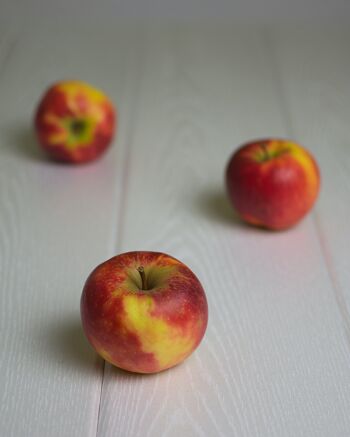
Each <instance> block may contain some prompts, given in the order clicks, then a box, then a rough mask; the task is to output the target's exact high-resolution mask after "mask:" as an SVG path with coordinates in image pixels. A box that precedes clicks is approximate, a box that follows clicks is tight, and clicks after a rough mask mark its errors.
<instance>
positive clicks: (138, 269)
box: [137, 266, 147, 290]
mask: <svg viewBox="0 0 350 437" xmlns="http://www.w3.org/2000/svg"><path fill="white" fill-rule="evenodd" d="M137 271H138V272H139V273H140V276H141V282H142V285H141V290H147V281H146V275H145V269H144V268H143V266H140V267H138V268H137Z"/></svg>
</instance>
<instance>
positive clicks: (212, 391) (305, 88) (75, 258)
mask: <svg viewBox="0 0 350 437" xmlns="http://www.w3.org/2000/svg"><path fill="white" fill-rule="evenodd" d="M349 37H350V32H349V31H346V30H344V31H339V30H337V31H335V30H333V31H330V32H327V33H325V32H324V31H322V30H321V29H316V28H313V29H308V30H300V29H293V28H287V29H282V28H278V27H275V28H273V29H269V30H266V29H259V28H250V29H232V28H228V27H224V28H220V29H219V28H205V27H188V26H187V27H177V28H175V27H170V28H166V27H162V28H146V27H145V28H138V29H137V30H136V28H129V29H128V28H123V29H108V30H102V31H101V30H100V31H96V30H95V31H91V30H88V29H85V30H84V29H81V30H80V31H76V30H75V31H73V30H69V29H67V30H65V31H64V32H63V31H61V32H59V33H53V32H51V31H50V29H49V28H46V29H44V28H43V29H39V30H36V31H33V30H31V31H28V32H15V31H12V32H7V33H6V32H3V36H2V35H1V34H0V96H1V100H0V153H1V157H0V217H1V220H0V242H1V246H0V260H1V263H0V269H1V276H0V281H1V306H0V317H1V318H0V332H1V337H0V338H1V343H0V344H1V351H2V352H1V361H0V382H1V386H2V392H1V401H0V402H1V403H0V408H1V410H0V411H1V415H0V435H4V436H16V437H17V436H22V435H23V436H50V437H51V436H58V435H59V436H72V435H74V436H87V435H89V436H99V437H105V436H106V437H109V436H113V437H115V436H123V437H124V436H178V435H183V436H191V437H192V436H239V437H240V436H249V437H250V436H259V437H260V436H266V437H270V436H276V437H281V436H288V437H289V436H293V437H294V436H308V437H309V436H317V437H318V436H330V435H331V436H346V435H349V434H350V418H349V414H348V411H349V409H350V395H349V393H350V391H349V385H350V369H349V359H350V349H349V347H350V340H349V338H350V317H349V305H350V303H349V299H350V297H349V285H350V276H349V269H348V261H347V259H348V252H349V249H348V247H349V243H350V240H349V239H350V237H349V235H350V234H349V232H347V226H346V224H347V214H349V212H350V210H349V208H350V207H349V192H348V191H349V190H348V186H349V178H348V173H349V172H347V170H348V169H349V168H350V161H349V151H350V148H349V147H350V146H349V145H348V140H347V125H348V120H349V115H350V103H349V102H350V99H349V97H350V96H349V72H350V71H349V70H350V68H349V67H350V59H349V55H348V50H347V45H348V44H347V42H348V41H349ZM64 77H79V78H83V79H85V80H88V81H90V82H92V83H96V84H98V85H100V86H101V87H102V88H104V89H105V90H106V92H107V93H109V94H110V96H111V98H112V99H113V100H114V101H115V102H116V103H117V106H118V109H119V115H120V119H119V120H120V125H119V132H118V138H117V140H116V142H115V144H114V146H113V148H112V149H111V150H110V151H109V152H108V153H107V154H106V155H105V156H104V157H103V158H102V159H101V160H100V161H99V162H96V163H94V164H91V165H88V166H82V167H79V168H73V167H67V166H62V165H55V164H53V163H50V162H48V161H47V160H45V159H44V157H43V155H42V154H41V152H40V151H38V148H37V146H36V144H35V141H34V139H33V136H32V131H31V117H32V113H33V108H34V106H35V103H36V101H37V100H38V98H39V96H40V94H41V92H42V91H43V89H44V88H45V86H47V85H48V84H49V83H51V82H53V81H55V80H57V79H60V78H64ZM266 136H284V137H285V136H288V137H293V138H294V139H296V140H298V141H300V142H301V143H303V144H305V146H307V147H308V148H309V149H310V150H311V151H312V152H313V153H314V155H315V156H316V158H317V159H318V161H319V163H320V166H321V171H322V175H323V187H322V195H321V197H320V201H319V202H318V204H317V207H316V208H315V210H314V212H313V213H312V214H311V215H310V216H309V217H307V218H306V220H304V222H302V223H301V224H300V225H299V226H297V227H295V228H293V229H291V230H289V231H286V232H280V233H269V232H263V231H259V230H256V229H254V228H251V227H247V226H244V225H242V224H241V223H240V222H239V221H238V220H237V219H236V217H235V215H234V213H233V212H232V211H231V208H230V206H229V205H228V202H227V199H226V196H225V192H224V187H223V172H224V168H225V165H226V162H227V160H228V158H229V156H230V154H231V153H232V151H233V150H234V149H235V148H236V147H238V146H239V145H240V144H241V143H242V142H244V141H246V140H249V139H254V138H257V137H266ZM127 250H159V251H165V252H167V253H169V254H171V255H173V256H175V257H177V258H179V259H181V260H182V261H184V262H185V263H187V264H188V265H189V267H191V268H192V269H193V270H194V271H195V273H196V274H197V275H198V277H199V278H200V279H201V281H202V283H203V285H204V288H205V290H206V292H207V296H208V301H209V309H210V320H209V326H208V331H207V335H206V337H205V339H204V341H203V343H202V344H201V346H200V347H199V348H198V350H197V351H196V352H195V353H194V354H193V356H192V357H191V358H189V359H188V360H187V361H186V362H184V363H183V364H182V365H180V366H177V367H176V368H174V369H172V370H170V371H166V372H163V373H161V374H158V375H153V376H152V375H151V376H149V375H148V376H141V375H140V376H138V375H132V374H128V373H126V372H122V371H119V370H118V369H116V368H112V367H111V366H110V365H104V363H103V362H102V360H100V359H99V358H97V357H96V355H95V354H94V353H93V352H92V351H91V349H90V348H89V346H88V344H87V342H86V341H85V340H84V337H83V335H82V332H81V329H80V319H79V298H80V293H81V288H82V285H83V283H84V280H85V278H86V276H87V274H88V273H89V272H90V271H91V269H92V268H93V267H94V266H95V265H96V264H98V263H99V262H101V261H103V260H104V259H107V258H108V257H110V256H111V255H113V254H115V253H119V252H122V251H127Z"/></svg>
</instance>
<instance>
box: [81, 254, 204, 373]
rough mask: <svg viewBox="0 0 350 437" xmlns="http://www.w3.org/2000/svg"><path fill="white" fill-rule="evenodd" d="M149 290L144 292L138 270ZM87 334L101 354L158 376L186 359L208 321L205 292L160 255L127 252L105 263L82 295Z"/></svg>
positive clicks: (193, 278) (130, 368)
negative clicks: (140, 270)
mask: <svg viewBox="0 0 350 437" xmlns="http://www.w3.org/2000/svg"><path fill="white" fill-rule="evenodd" d="M140 266H142V267H143V268H144V272H145V276H146V278H147V283H148V288H149V289H148V290H142V289H141V287H142V281H141V276H140V273H139V272H138V270H137V269H138V267H140ZM80 308H81V318H82V324H83V329H84V332H85V334H86V336H87V338H88V340H89V341H90V343H91V345H92V346H93V347H94V349H95V350H96V352H97V353H98V354H99V355H100V356H101V357H102V358H104V359H105V360H106V361H108V362H110V363H111V364H114V365H115V366H117V367H120V368H122V369H124V370H128V371H131V372H137V373H155V372H159V371H161V370H165V369H168V368H170V367H173V366H175V365H176V364H178V363H180V362H181V361H183V360H184V359H185V358H186V357H188V356H189V355H190V354H191V353H192V352H193V351H194V350H195V349H196V347H197V346H198V345H199V343H200V341H201V340H202V338H203V336H204V333H205V330H206V327H207V322H208V305H207V300H206V296H205V292H204V290H203V288H202V286H201V284H200V282H199V280H198V279H197V277H196V276H195V275H194V273H193V272H192V271H191V270H190V269H189V268H188V267H187V266H186V265H185V264H183V263H182V262H180V261H178V260H177V259H175V258H173V257H171V256H169V255H166V254H164V253H159V252H147V251H144V252H128V253H123V254H121V255H118V256H115V257H113V258H111V259H109V260H108V261H106V262H104V263H102V264H100V265H99V266H98V267H96V268H95V270H94V271H93V272H92V273H91V274H90V276H89V277H88V279H87V281H86V283H85V286H84V289H83V292H82V296H81V306H80Z"/></svg>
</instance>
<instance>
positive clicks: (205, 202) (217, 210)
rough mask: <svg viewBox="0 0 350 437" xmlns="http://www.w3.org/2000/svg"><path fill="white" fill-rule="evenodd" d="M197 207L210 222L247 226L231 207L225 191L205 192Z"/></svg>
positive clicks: (213, 190)
mask: <svg viewBox="0 0 350 437" xmlns="http://www.w3.org/2000/svg"><path fill="white" fill-rule="evenodd" d="M197 207H198V210H199V212H200V213H201V214H204V215H205V216H206V217H207V218H209V219H210V220H213V221H216V222H220V223H222V224H226V225H231V226H232V225H238V226H246V225H245V223H244V222H243V221H242V220H241V219H240V218H239V216H238V214H237V213H236V212H235V211H234V209H233V207H232V206H231V204H230V202H229V199H228V197H227V195H226V193H225V191H224V190H223V189H220V188H216V189H211V190H205V191H203V192H201V193H200V195H199V196H198V199H197Z"/></svg>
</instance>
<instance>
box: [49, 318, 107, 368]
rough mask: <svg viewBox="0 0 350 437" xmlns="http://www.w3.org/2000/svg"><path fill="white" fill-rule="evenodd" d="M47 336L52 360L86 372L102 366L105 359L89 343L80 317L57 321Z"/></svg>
mask: <svg viewBox="0 0 350 437" xmlns="http://www.w3.org/2000/svg"><path fill="white" fill-rule="evenodd" d="M46 337H47V338H46V340H47V344H48V346H49V348H48V356H49V357H50V358H51V359H52V360H54V361H56V362H60V363H62V364H64V365H65V366H68V367H70V368H76V369H79V370H80V371H83V372H85V373H95V372H96V369H97V368H102V365H103V360H102V358H99V357H98V355H97V354H96V352H95V351H94V350H93V349H92V347H91V346H90V345H89V342H88V341H87V339H86V337H85V335H84V332H83V329H82V326H81V322H80V320H79V319H72V320H68V321H67V320H63V321H62V323H60V324H57V323H56V324H55V325H54V326H52V327H51V329H49V330H48V333H47V336H46ZM91 363H93V365H91Z"/></svg>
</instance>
